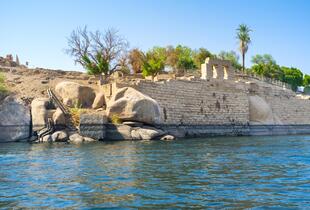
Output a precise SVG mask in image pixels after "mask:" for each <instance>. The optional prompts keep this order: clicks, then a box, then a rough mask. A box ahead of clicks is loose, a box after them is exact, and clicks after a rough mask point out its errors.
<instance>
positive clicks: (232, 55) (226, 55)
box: [217, 51, 242, 70]
mask: <svg viewBox="0 0 310 210" xmlns="http://www.w3.org/2000/svg"><path fill="white" fill-rule="evenodd" d="M217 57H218V58H220V59H223V60H229V61H230V62H231V63H232V66H233V67H235V68H236V69H238V70H241V68H242V67H241V65H240V63H239V56H238V55H237V53H236V52H235V51H229V52H226V51H221V52H220V53H219V54H218V56H217Z"/></svg>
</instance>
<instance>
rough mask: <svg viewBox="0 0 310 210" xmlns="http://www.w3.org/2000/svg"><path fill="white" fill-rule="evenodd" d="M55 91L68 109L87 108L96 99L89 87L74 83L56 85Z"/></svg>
mask: <svg viewBox="0 0 310 210" xmlns="http://www.w3.org/2000/svg"><path fill="white" fill-rule="evenodd" d="M55 90H56V92H57V94H58V95H59V96H60V97H61V98H62V99H63V103H64V104H65V105H67V106H69V107H82V108H89V107H91V106H92V104H93V101H94V99H95V97H96V94H95V91H94V90H93V89H92V88H91V87H88V86H84V85H80V84H78V83H75V82H67V81H65V82H60V83H58V84H57V85H56V87H55Z"/></svg>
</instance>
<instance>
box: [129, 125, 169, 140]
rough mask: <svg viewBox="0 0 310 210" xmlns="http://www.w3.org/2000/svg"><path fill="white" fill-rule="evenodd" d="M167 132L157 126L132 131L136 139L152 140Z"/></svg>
mask: <svg viewBox="0 0 310 210" xmlns="http://www.w3.org/2000/svg"><path fill="white" fill-rule="evenodd" d="M164 134H166V133H165V132H164V131H162V130H159V129H155V128H150V127H148V128H137V129H134V130H132V131H131V135H132V138H133V139H135V140H152V139H156V138H158V137H160V136H163V135H164Z"/></svg>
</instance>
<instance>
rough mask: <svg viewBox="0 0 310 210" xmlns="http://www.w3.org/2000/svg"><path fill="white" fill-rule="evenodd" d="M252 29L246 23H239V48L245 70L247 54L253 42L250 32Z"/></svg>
mask: <svg viewBox="0 0 310 210" xmlns="http://www.w3.org/2000/svg"><path fill="white" fill-rule="evenodd" d="M251 31H252V30H251V29H250V28H249V27H248V26H247V25H245V24H241V25H239V27H238V28H237V39H238V41H239V49H240V52H241V55H242V70H243V71H245V54H246V53H247V51H248V49H249V44H250V43H251V38H250V32H251Z"/></svg>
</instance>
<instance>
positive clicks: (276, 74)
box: [251, 54, 284, 81]
mask: <svg viewBox="0 0 310 210" xmlns="http://www.w3.org/2000/svg"><path fill="white" fill-rule="evenodd" d="M251 61H252V63H253V64H254V65H253V66H252V67H251V71H252V72H254V73H255V74H257V75H261V76H264V77H268V78H272V79H277V80H280V81H283V78H284V73H283V70H282V69H281V68H280V66H279V65H278V64H277V63H276V61H275V60H274V59H273V57H272V56H271V55H269V54H264V55H255V56H253V57H252V60H251Z"/></svg>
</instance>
